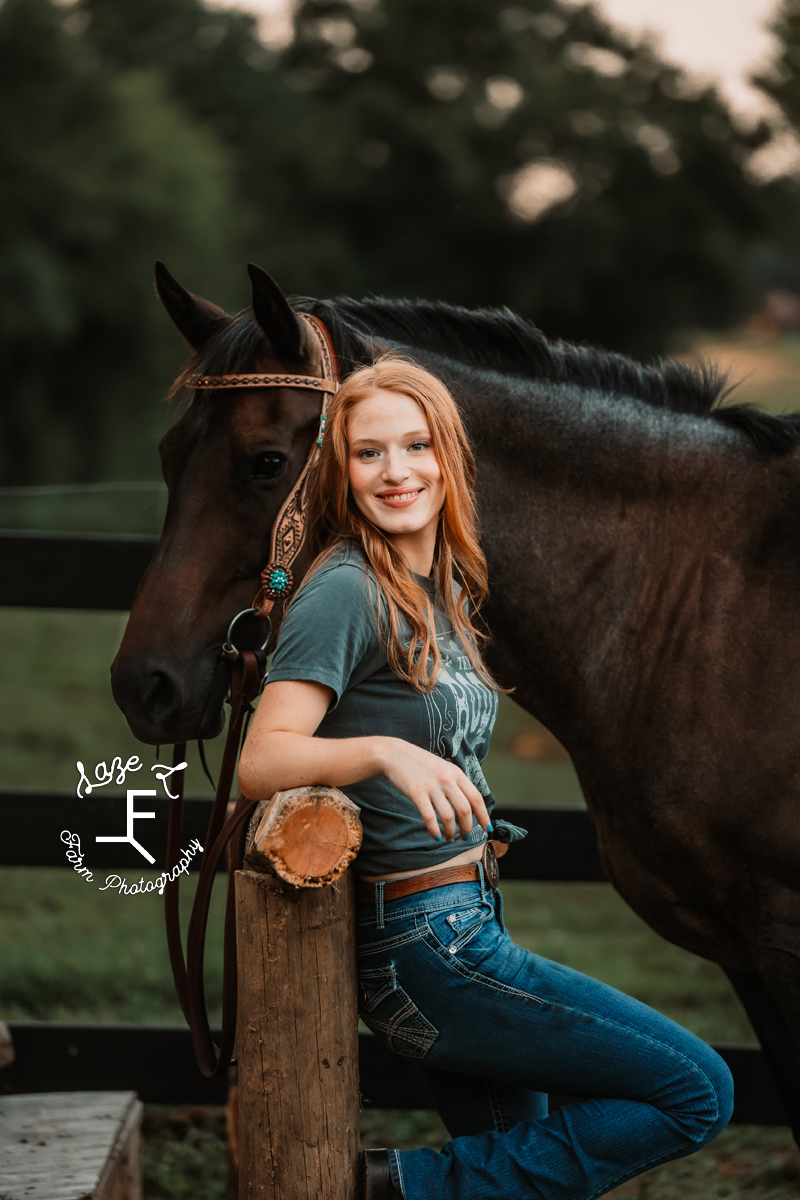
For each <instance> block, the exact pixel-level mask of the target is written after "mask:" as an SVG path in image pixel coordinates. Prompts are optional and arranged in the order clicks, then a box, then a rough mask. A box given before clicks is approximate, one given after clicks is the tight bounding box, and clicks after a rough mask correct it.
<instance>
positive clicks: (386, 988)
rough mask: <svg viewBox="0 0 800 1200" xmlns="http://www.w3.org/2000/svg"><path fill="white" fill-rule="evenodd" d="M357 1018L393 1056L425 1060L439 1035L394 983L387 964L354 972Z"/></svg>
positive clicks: (389, 966)
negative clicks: (358, 1017) (356, 990)
mask: <svg viewBox="0 0 800 1200" xmlns="http://www.w3.org/2000/svg"><path fill="white" fill-rule="evenodd" d="M358 1015H359V1016H360V1017H361V1020H362V1021H363V1022H364V1024H365V1025H366V1026H367V1028H368V1029H371V1030H372V1032H373V1033H374V1034H375V1035H376V1036H377V1037H379V1038H380V1040H381V1041H382V1042H384V1043H385V1044H386V1045H387V1046H388V1047H389V1049H390V1050H393V1051H394V1053H395V1054H402V1055H403V1057H404V1058H425V1056H426V1055H427V1054H428V1052H429V1051H430V1049H431V1046H432V1045H433V1043H434V1042H435V1041H436V1039H437V1038H438V1036H439V1030H438V1029H437V1028H436V1027H435V1026H434V1025H431V1023H430V1021H429V1020H428V1019H427V1017H424V1016H423V1015H422V1013H421V1012H420V1011H419V1009H418V1008H417V1006H416V1005H415V1004H414V1002H413V1000H411V998H410V997H409V996H408V995H407V993H406V992H404V991H403V989H402V988H401V987H400V985H399V983H398V982H397V972H396V971H395V968H394V966H393V965H392V964H391V963H390V964H389V965H388V966H385V967H369V968H364V969H360V970H359V972H358Z"/></svg>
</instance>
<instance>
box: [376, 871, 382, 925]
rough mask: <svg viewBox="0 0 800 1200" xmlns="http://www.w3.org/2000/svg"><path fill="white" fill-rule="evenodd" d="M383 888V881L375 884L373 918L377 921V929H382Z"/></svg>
mask: <svg viewBox="0 0 800 1200" xmlns="http://www.w3.org/2000/svg"><path fill="white" fill-rule="evenodd" d="M383 888H384V880H383V879H382V880H381V881H380V883H376V884H375V917H376V920H377V928H378V929H383Z"/></svg>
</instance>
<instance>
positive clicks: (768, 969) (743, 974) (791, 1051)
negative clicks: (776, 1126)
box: [725, 945, 800, 1146]
mask: <svg viewBox="0 0 800 1200" xmlns="http://www.w3.org/2000/svg"><path fill="white" fill-rule="evenodd" d="M748 949H749V953H750V957H751V960H752V962H753V968H754V970H753V973H751V972H749V971H736V970H729V969H727V968H726V969H725V973H726V975H727V976H728V978H729V979H730V981H731V983H732V984H733V987H734V989H735V991H736V994H737V996H738V997H739V999H740V1000H741V1002H742V1004H743V1005H744V1009H745V1012H746V1013H747V1015H748V1017H749V1018H750V1022H751V1024H752V1026H753V1028H754V1030H755V1031H756V1034H757V1036H758V1040H759V1041H760V1042H761V1048H762V1050H763V1051H764V1056H765V1058H766V1060H767V1062H768V1064H769V1066H770V1069H771V1071H772V1074H773V1076H774V1079H775V1083H776V1085H777V1088H778V1092H779V1094H780V1097H781V1099H782V1100H783V1103H784V1106H785V1108H786V1112H787V1114H788V1116H789V1121H790V1124H791V1127H792V1132H793V1134H794V1137H795V1141H796V1142H797V1144H798V1145H799V1146H800V958H798V957H797V955H795V954H793V953H791V951H786V950H776V949H773V948H771V947H763V946H753V945H750V946H749V947H748Z"/></svg>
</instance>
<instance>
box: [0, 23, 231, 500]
mask: <svg viewBox="0 0 800 1200" xmlns="http://www.w3.org/2000/svg"><path fill="white" fill-rule="evenodd" d="M0 78H2V80H3V85H2V90H0V177H2V179H3V188H2V192H1V193H0V323H1V324H2V330H3V337H2V343H1V344H0V364H1V368H0V369H2V375H3V382H4V388H3V400H2V408H0V422H1V424H2V448H1V449H0V456H1V457H0V472H2V479H3V481H4V482H11V483H16V482H25V483H28V482H40V481H47V480H63V479H96V478H107V477H109V476H111V477H114V476H116V477H117V478H119V477H120V476H121V477H123V478H124V477H128V478H138V477H142V476H143V475H153V474H154V473H155V470H156V467H157V465H156V463H155V462H154V460H153V453H152V444H153V432H154V426H157V425H159V424H163V423H164V422H165V420H166V419H167V417H168V414H167V413H166V411H159V410H158V409H157V407H156V406H155V405H152V404H148V403H147V401H148V399H149V398H150V397H153V398H154V397H157V396H159V395H163V394H164V391H165V382H166V379H167V378H168V373H169V371H170V369H171V368H172V367H173V366H174V361H175V354H174V351H175V343H174V335H173V334H172V331H171V330H168V329H167V328H166V327H165V324H164V322H163V320H162V317H161V313H160V312H159V310H158V306H157V304H156V303H155V302H154V299H153V295H152V284H151V279H152V265H153V258H154V257H155V255H156V254H157V253H159V252H160V253H162V254H165V255H168V256H169V257H170V260H171V261H172V262H174V263H175V265H176V267H177V268H178V269H184V270H189V269H190V268H191V271H192V274H193V277H194V278H195V279H196V281H197V283H198V285H200V284H201V283H206V284H207V286H208V287H209V289H210V290H217V291H218V290H219V289H220V287H221V286H222V285H223V282H224V281H225V279H226V277H227V273H228V272H229V271H230V269H231V266H232V263H231V258H232V248H231V241H230V238H229V236H228V230H229V227H230V219H229V216H228V213H229V210H230V197H229V189H228V182H227V180H228V175H229V164H228V159H227V155H226V153H225V152H224V151H223V149H222V148H221V147H220V146H219V144H218V143H217V142H216V141H215V140H214V139H213V138H211V137H209V136H208V135H207V134H206V133H204V132H203V131H202V130H201V129H199V128H198V127H197V126H196V124H194V123H193V122H192V121H191V119H190V118H189V117H187V116H186V115H184V114H183V112H182V111H181V109H180V108H179V107H178V106H177V105H176V104H175V103H174V102H173V101H171V100H170V99H169V98H168V97H167V96H166V95H165V94H164V88H163V86H162V83H161V80H160V78H159V75H158V73H157V72H154V71H152V70H151V71H129V72H125V73H117V72H113V71H112V70H111V69H110V68H109V67H107V66H106V65H104V64H103V63H102V62H101V61H100V59H99V58H98V57H97V55H96V54H94V53H93V52H92V50H91V47H89V46H88V45H87V44H86V43H85V39H84V38H83V37H82V23H81V17H80V14H78V13H75V12H70V11H69V10H65V9H64V8H62V7H60V6H58V7H57V6H55V5H54V4H52V3H51V2H50V0H5V3H4V4H3V5H2V7H0Z"/></svg>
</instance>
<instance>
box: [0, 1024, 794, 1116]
mask: <svg viewBox="0 0 800 1200" xmlns="http://www.w3.org/2000/svg"><path fill="white" fill-rule="evenodd" d="M9 1028H10V1030H11V1036H12V1039H13V1042H14V1050H15V1053H16V1062H14V1063H13V1064H12V1065H11V1066H10V1067H6V1069H5V1070H4V1071H2V1072H0V1095H21V1094H23V1093H26V1092H82V1091H108V1092H116V1091H135V1092H136V1093H137V1094H138V1096H139V1098H140V1100H143V1101H145V1103H148V1104H224V1103H225V1099H226V1095H227V1081H226V1080H225V1079H224V1078H222V1079H205V1078H204V1077H203V1076H202V1075H201V1074H200V1072H199V1071H198V1069H197V1064H196V1062H195V1057H194V1051H193V1049H192V1039H191V1035H190V1033H189V1030H188V1029H187V1028H186V1027H185V1026H183V1025H122V1024H120V1025H83V1024H82V1025H71V1024H67V1023H62V1022H60V1021H9ZM358 1041H359V1046H358V1050H359V1055H358V1057H359V1074H360V1079H361V1094H362V1098H363V1101H364V1105H365V1107H367V1108H370V1107H371V1108H433V1101H432V1100H431V1095H430V1092H429V1091H428V1085H427V1083H426V1082H425V1077H424V1075H423V1073H422V1068H421V1067H420V1064H419V1063H418V1062H417V1061H416V1060H415V1059H410V1058H398V1057H397V1056H396V1055H394V1054H391V1053H390V1052H389V1051H388V1050H386V1049H384V1047H383V1046H382V1045H381V1044H380V1042H378V1041H377V1040H376V1039H375V1038H374V1037H373V1036H372V1034H371V1033H361V1034H359V1039H358ZM714 1048H715V1049H716V1050H717V1051H718V1052H719V1053H720V1054H721V1055H722V1057H723V1058H724V1059H725V1061H726V1062H727V1064H728V1066H729V1067H730V1068H731V1071H732V1073H733V1078H734V1085H735V1091H736V1108H735V1111H734V1114H733V1120H734V1121H735V1122H738V1123H740V1124H743V1123H746V1124H753V1125H785V1124H787V1120H786V1114H785V1111H784V1109H783V1105H782V1104H781V1101H780V1099H779V1097H778V1095H777V1092H776V1091H775V1086H774V1084H773V1082H772V1076H771V1075H770V1073H769V1069H768V1067H767V1065H766V1063H765V1061H764V1057H763V1055H762V1054H761V1050H760V1048H759V1047H758V1046H732V1045H725V1044H722V1045H717V1046H715V1047H714Z"/></svg>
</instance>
